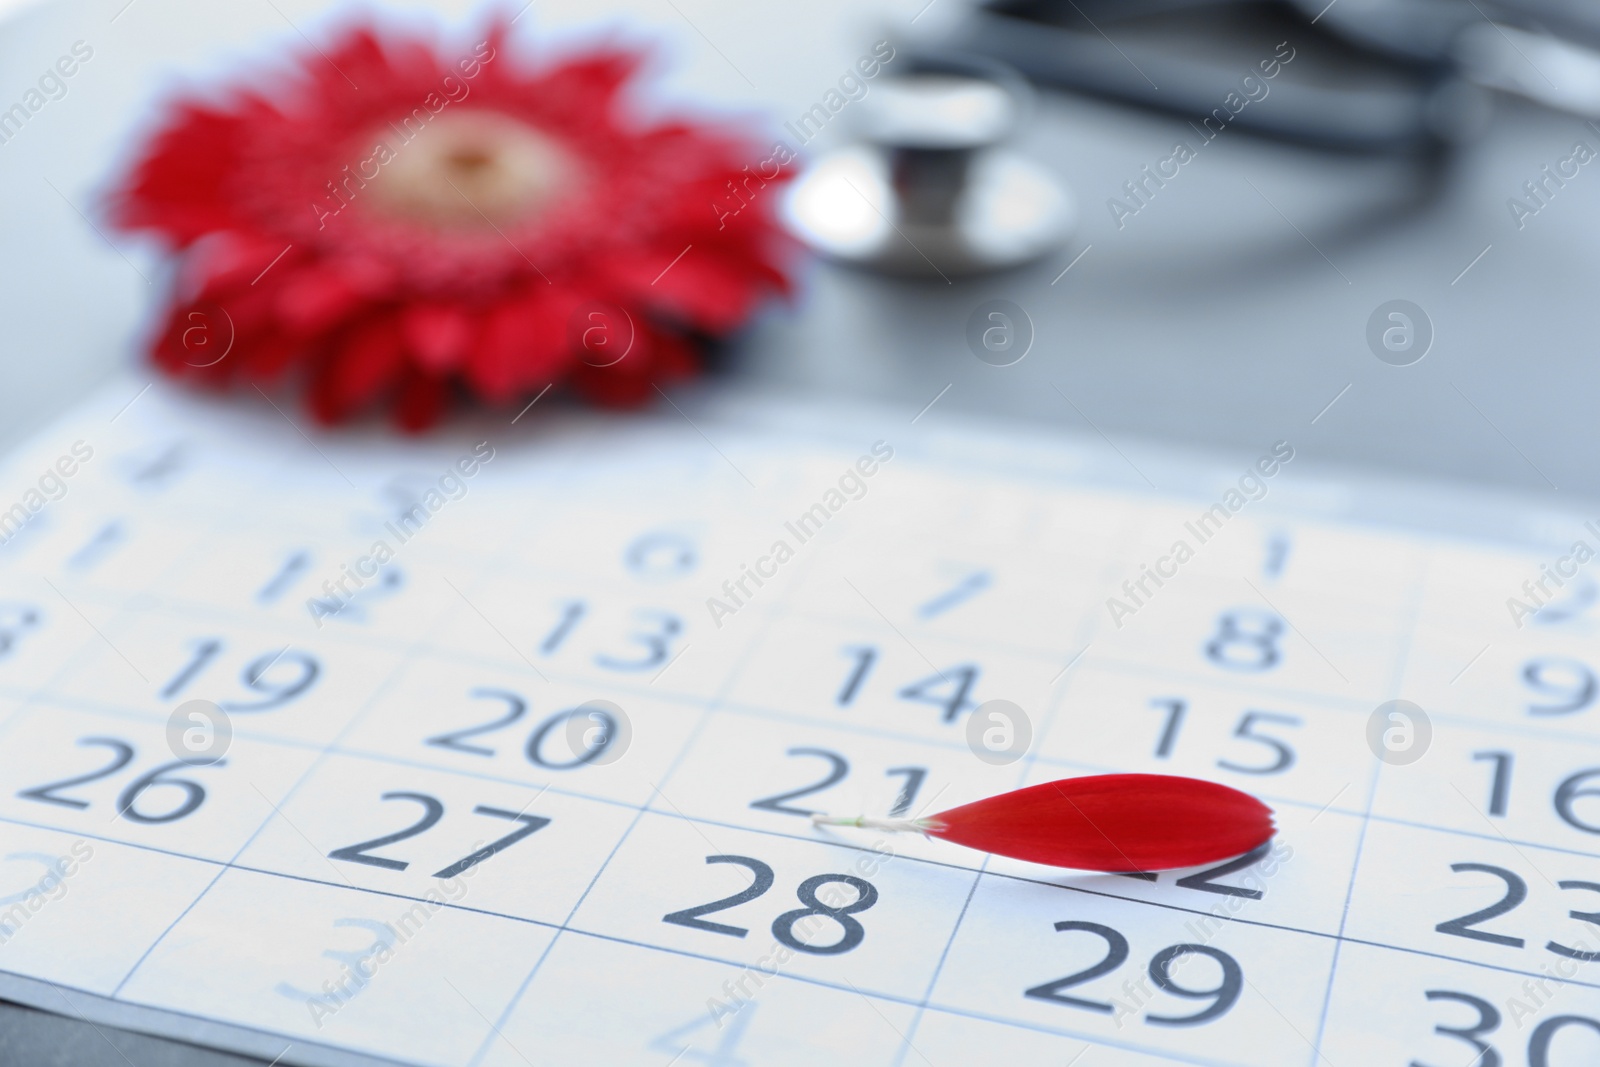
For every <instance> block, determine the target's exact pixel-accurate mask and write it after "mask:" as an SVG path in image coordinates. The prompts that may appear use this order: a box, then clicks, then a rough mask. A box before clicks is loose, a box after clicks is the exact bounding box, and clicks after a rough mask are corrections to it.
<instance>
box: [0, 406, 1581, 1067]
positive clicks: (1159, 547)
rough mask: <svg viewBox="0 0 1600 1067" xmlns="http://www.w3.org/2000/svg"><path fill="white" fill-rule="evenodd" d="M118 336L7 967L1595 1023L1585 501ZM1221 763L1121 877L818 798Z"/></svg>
mask: <svg viewBox="0 0 1600 1067" xmlns="http://www.w3.org/2000/svg"><path fill="white" fill-rule="evenodd" d="M250 399H251V400H252V401H254V402H253V403H252V402H246V401H243V400H233V401H225V400H218V399H202V398H196V397H194V396H192V395H188V394H185V393H182V392H180V391H177V390H169V389H168V388H166V387H165V386H163V385H159V384H157V385H154V386H144V385H143V383H142V381H119V382H117V383H114V385H113V386H112V387H111V388H110V389H108V391H107V392H106V393H105V394H103V395H101V396H99V397H97V398H95V399H93V400H92V401H90V402H88V403H86V404H85V405H84V406H83V407H81V408H80V409H79V410H77V411H76V412H75V413H73V414H72V415H71V416H70V417H68V418H66V419H64V420H62V421H60V422H59V423H57V424H55V425H53V426H51V427H49V428H48V429H46V430H45V431H43V432H42V433H40V434H39V435H38V436H37V437H36V438H35V439H34V440H33V441H32V442H31V443H30V444H29V445H28V446H27V447H25V448H23V449H21V450H19V451H18V452H17V453H16V454H15V455H13V456H12V457H11V458H10V460H9V461H8V462H7V464H6V465H5V467H4V470H3V477H0V493H3V494H4V495H3V498H0V538H3V544H0V701H3V703H0V972H3V975H0V995H3V996H5V997H7V998H9V999H13V1000H17V1001H21V1002H25V1003H28V1004H32V1005H36V1006H38V1007H40V1008H44V1009H47V1010H50V1011H53V1012H58V1013H61V1014H64V1015H69V1016H74V1017H81V1018H85V1019H88V1020H90V1021H92V1022H94V1023H95V1024H96V1025H101V1024H111V1025H117V1026H123V1027H129V1028H133V1029H137V1030H142V1031H147V1032H152V1033H160V1034H166V1035H171V1036H176V1037H179V1038H183V1039H187V1040H190V1041H194V1042H198V1043H202V1044H207V1045H212V1046H216V1047H222V1048H228V1049H234V1050H240V1051H245V1052H249V1053H253V1054H255V1055H257V1056H260V1057H262V1058H263V1059H266V1060H273V1059H274V1058H275V1059H276V1062H278V1063H283V1064H336V1065H342V1064H355V1063H376V1062H401V1063H408V1064H412V1063H414V1064H447V1065H474V1067H476V1065H485V1067H516V1065H519V1064H528V1065H533V1064H539V1065H543V1064H594V1063H606V1064H643V1065H654V1067H668V1065H671V1064H682V1065H688V1064H706V1065H715V1067H736V1065H752V1067H754V1065H766V1064H817V1063H833V1064H841V1065H842V1064H852V1065H853V1064H863V1065H886V1067H887V1065H918V1064H926V1065H936V1067H947V1065H951V1067H953V1065H963V1064H994V1063H1008V1064H1035V1063H1038V1064H1057V1065H1068V1064H1071V1065H1076V1067H1109V1065H1127V1067H1135V1065H1140V1067H1142V1065H1154V1064H1164V1063H1184V1064H1219V1065H1220V1064H1226V1065H1236V1067H1285V1065H1302V1064H1303V1065H1306V1067H1315V1065H1319V1064H1320V1065H1324V1067H1374V1065H1394V1067H1418V1065H1421V1067H1468V1065H1479V1067H1491V1065H1493V1067H1502V1065H1503V1067H1586V1065H1593V1064H1596V1063H1600V971H1596V969H1595V964H1594V961H1595V960H1596V959H1597V958H1600V858H1597V857H1600V836H1597V835H1600V707H1597V697H1600V680H1597V674H1596V669H1597V665H1600V646H1597V644H1596V626H1597V622H1596V613H1595V611H1594V608H1595V602H1596V599H1597V594H1600V584H1597V582H1596V580H1595V571H1596V567H1597V566H1600V565H1597V564H1595V563H1594V562H1593V556H1594V554H1595V550H1596V548H1597V547H1600V529H1597V528H1596V526H1595V525H1590V524H1588V523H1587V522H1586V521H1585V519H1586V518H1587V517H1586V516H1582V515H1572V516H1567V515H1561V514H1556V513H1551V512H1545V511H1539V510H1538V509H1537V508H1535V507H1533V506H1532V505H1529V504H1527V503H1525V502H1518V501H1513V500H1508V499H1505V498H1494V499H1491V498H1488V497H1482V498H1479V497H1475V496H1472V495H1470V494H1466V493H1465V492H1463V491H1456V490H1445V489H1440V488H1434V489H1427V488H1425V487H1420V488H1419V487H1414V486H1403V485H1397V484H1395V483H1387V482H1384V483H1380V482H1376V481H1374V482H1371V483H1370V484H1365V483H1352V482H1350V481H1331V480H1327V479H1325V478H1322V479H1319V478H1318V477H1315V476H1313V473H1312V472H1311V471H1310V470H1309V469H1308V467H1309V461H1308V459H1307V457H1305V456H1303V455H1301V454H1300V452H1298V451H1297V446H1298V445H1299V442H1297V441H1295V440H1293V439H1292V438H1290V439H1286V440H1280V441H1263V442H1260V445H1259V447H1258V448H1256V449H1253V450H1248V452H1245V451H1241V452H1240V453H1238V454H1237V455H1232V456H1229V457H1225V458H1222V459H1217V460H1212V459H1206V458H1195V457H1191V456H1184V455H1180V454H1178V453H1176V452H1173V451H1164V450H1161V449H1154V448H1140V449H1134V448H1131V447H1124V449H1123V450H1122V451H1120V452H1119V451H1116V449H1115V448H1114V447H1112V446H1109V444H1108V443H1106V442H1102V441H1100V440H1099V439H1094V440H1092V441H1090V442H1087V443H1085V442H1077V441H1072V440H1065V439H1062V440H1057V439H1054V438H1052V437H1049V436H1048V435H1045V434H1043V433H1041V432H1033V433H1026V434H1024V433H1020V432H1015V431H1010V430H1007V429H1004V428H998V427H994V426H985V425H982V424H978V423H961V422H959V421H957V420H956V419H955V418H954V417H953V416H946V415H945V414H944V413H942V412H941V410H940V409H938V408H934V409H933V410H932V411H926V410H925V411H923V412H922V413H917V412H913V411H901V410H898V409H889V408H884V409H851V410H850V411H847V412H838V411H835V410H833V409H825V408H820V407H810V406H806V405H804V404H800V403H795V402H785V401H771V400H763V399H760V398H740V397H723V398H720V399H717V398H711V399H703V400H702V401H701V402H699V403H691V402H690V400H689V399H687V398H675V399H674V400H673V401H672V402H669V403H668V404H664V405H663V406H662V408H661V410H660V411H659V412H656V413H654V414H650V415H631V416H604V415H593V414H583V413H575V412H571V411H563V410H561V409H558V408H553V407H550V406H549V405H548V404H546V405H537V406H533V407H531V408H530V409H526V410H524V411H523V412H522V413H520V414H518V415H516V416H515V417H514V418H512V417H510V416H509V415H508V416H507V417H504V418H500V419H497V420H487V419H486V420H485V421H483V422H482V423H479V424H474V425H471V426H465V427H457V428H454V429H452V430H450V431H448V432H445V433H443V434H441V435H439V436H435V437H430V438H425V439H420V440H418V439H404V438H396V437H394V436H392V435H389V434H386V433H381V432H378V431H371V432H361V431H351V432H345V433H339V434H323V433H319V432H317V431H314V430H313V429H311V428H310V427H309V426H308V425H305V424H303V420H302V419H301V417H300V415H299V413H298V412H296V411H292V410H289V409H287V408H284V409H281V410H280V409H278V408H275V407H273V406H271V405H270V402H265V403H263V402H261V398H259V397H252V398H250ZM1117 771H1139V772H1158V773H1171V774H1182V775H1190V776H1194V777H1199V778H1205V779H1210V780H1214V781H1217V782H1222V783H1225V784H1227V785H1230V786H1234V787H1237V788H1239V789H1242V790H1246V791H1248V792H1250V793H1252V794H1254V795H1256V796H1258V797H1260V798H1261V799H1262V800H1263V801H1264V802H1266V803H1267V804H1268V805H1270V806H1271V808H1272V809H1273V811H1274V814H1275V819H1276V823H1277V827H1278V833H1277V836H1276V838H1275V839H1274V840H1273V841H1271V842H1270V843H1269V844H1268V845H1266V846H1264V847H1263V848H1261V849H1259V850H1257V851H1256V852H1254V853H1251V854H1250V855H1248V856H1242V857H1238V858H1235V859H1232V860H1229V861H1227V862H1223V863H1219V864H1215V865H1212V866H1208V867H1206V868H1202V869H1192V870H1182V871H1171V872H1159V873H1141V872H1126V873H1121V874H1105V873H1085V872H1078V871H1069V870H1059V869H1054V868H1048V867H1041V866H1035V865H1031V864H1028V863H1022V862H1018V861H1014V860H1009V859H1003V858H994V857H989V856H986V855H984V854H982V853H979V852H974V851H970V850H967V849H963V848H961V847H958V846H956V845H953V844H949V843H946V842H941V841H938V840H930V839H925V838H922V837H920V836H917V835H915V834H898V835H897V834H892V833H885V832H882V831H878V830H872V829H860V828H855V827H816V826H813V825H812V822H811V820H810V818H809V816H810V815H811V814H813V813H829V814H834V815H848V816H853V815H867V816H874V817H888V816H905V817H911V816H917V815H924V814H931V813H934V812H938V811H941V810H945V809H948V808H951V807H955V806H957V805H960V804H963V803H966V802H969V801H972V800H976V799H978V798H981V797H985V796H990V795H994V794H997V793H1001V792H1004V791H1006V790H1009V789H1013V788H1016V787H1019V786H1022V785H1026V784H1030V783H1036V782H1043V781H1049V780H1053V779H1059V778H1067V777H1073V776H1078V775H1087V774H1098V773H1105V772H1117Z"/></svg>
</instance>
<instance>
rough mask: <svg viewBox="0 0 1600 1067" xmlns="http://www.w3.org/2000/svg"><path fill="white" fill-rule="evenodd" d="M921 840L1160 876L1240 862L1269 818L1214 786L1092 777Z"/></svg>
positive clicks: (950, 816) (949, 814)
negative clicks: (1230, 860)
mask: <svg viewBox="0 0 1600 1067" xmlns="http://www.w3.org/2000/svg"><path fill="white" fill-rule="evenodd" d="M926 821H927V822H928V823H930V824H933V825H932V826H931V828H930V829H929V830H928V833H929V834H930V835H931V836H934V837H939V838H943V839H944V840H946V841H954V842H955V843H956V844H958V845H966V846H967V847H969V848H976V849H982V850H983V851H985V852H994V853H997V854H999V855H1002V856H1010V857H1012V858H1014V859H1020V860H1028V861H1030V862H1032V863H1044V864H1048V865H1050V866H1052V867H1073V868H1077V869H1080V870H1089V871H1129V872H1131V871H1163V870H1172V869H1174V868H1177V867H1192V866H1195V865H1196V864H1201V863H1212V862H1215V861H1217V860H1223V859H1227V858H1229V857H1230V856H1239V855H1243V854H1244V853H1246V852H1249V851H1250V850H1251V849H1254V848H1256V847H1258V846H1260V845H1262V844H1265V843H1266V842H1267V841H1269V840H1271V838H1272V833H1273V826H1272V810H1271V809H1270V808H1268V807H1267V806H1266V805H1265V804H1263V803H1261V801H1259V800H1257V799H1255V798H1254V797H1252V796H1250V795H1249V794H1248V793H1241V792H1240V791H1239V790H1237V789H1230V788H1229V787H1228V786H1225V785H1218V784H1217V783H1215V782H1206V781H1201V780H1200V779H1197V778H1180V777H1176V776H1173V775H1164V774H1100V775H1091V776H1088V777H1083V778H1065V779H1062V780H1060V781H1055V782H1044V783H1042V784H1040V785H1034V786H1028V787H1027V788H1025V789H1017V790H1014V791H1012V792H1010V793H1002V794H1000V795H999V796H994V797H988V798H986V799H984V800H979V801H976V802H974V803H972V804H965V805H962V806H961V807H959V808H952V809H950V810H949V811H945V812H940V813H939V814H938V815H933V816H930V817H928V819H927V820H926Z"/></svg>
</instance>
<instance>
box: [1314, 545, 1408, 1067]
mask: <svg viewBox="0 0 1600 1067" xmlns="http://www.w3.org/2000/svg"><path fill="white" fill-rule="evenodd" d="M1429 570H1430V566H1429V563H1428V562H1427V561H1426V560H1424V562H1423V563H1422V569H1421V573H1420V574H1418V575H1417V580H1416V583H1415V584H1414V586H1413V590H1414V591H1413V594H1412V598H1411V604H1410V615H1409V625H1407V626H1406V628H1405V631H1404V632H1405V634H1406V637H1405V640H1404V641H1403V642H1402V643H1401V646H1400V648H1399V650H1398V652H1397V653H1396V655H1395V658H1394V671H1393V675H1392V677H1391V678H1390V685H1389V691H1390V692H1392V693H1398V692H1400V691H1401V688H1402V686H1403V685H1404V683H1405V678H1406V666H1407V662H1408V660H1409V659H1410V656H1411V648H1412V643H1413V642H1414V641H1415V639H1416V632H1417V620H1418V618H1419V617H1420V616H1421V614H1422V605H1423V599H1424V597H1425V596H1426V595H1427V588H1428V584H1427V583H1428V573H1429ZM1374 755H1376V753H1374ZM1388 765H1389V764H1388V762H1387V761H1386V760H1384V759H1382V758H1381V757H1380V758H1379V759H1378V763H1377V766H1376V767H1375V768H1374V770H1373V774H1372V780H1371V782H1370V783H1369V784H1368V786H1367V802H1366V810H1365V811H1364V812H1363V813H1362V816H1361V829H1360V831H1359V832H1358V834H1357V836H1356V851H1355V856H1354V858H1353V859H1352V860H1351V862H1350V879H1349V881H1348V883H1346V886H1345V894H1344V906H1343V907H1342V908H1341V909H1340V911H1339V934H1338V939H1337V940H1336V941H1335V942H1334V946H1333V960H1332V962H1331V963H1330V964H1329V967H1328V984H1327V986H1326V987H1325V990H1324V992H1323V997H1322V1011H1321V1013H1320V1015H1319V1017H1318V1019H1317V1036H1316V1040H1315V1041H1314V1042H1313V1043H1312V1046H1311V1067H1316V1063H1317V1060H1319V1059H1322V1058H1323V1057H1322V1040H1323V1037H1324V1036H1325V1035H1326V1033H1327V1028H1328V1013H1329V1012H1330V1011H1331V1010H1332V1008H1333V987H1334V982H1335V981H1336V980H1337V979H1338V976H1339V956H1340V950H1341V949H1342V948H1343V947H1344V938H1345V926H1346V925H1347V924H1348V923H1349V921H1350V903H1351V901H1352V900H1353V899H1354V897H1355V892H1356V879H1357V878H1358V877H1359V876H1360V874H1361V859H1362V856H1363V854H1364V852H1365V849H1366V843H1367V831H1368V830H1369V828H1370V827H1371V826H1372V808H1373V805H1374V804H1375V803H1377V799H1378V785H1379V782H1380V781H1381V780H1382V778H1383V771H1384V768H1385V767H1387V766H1388Z"/></svg>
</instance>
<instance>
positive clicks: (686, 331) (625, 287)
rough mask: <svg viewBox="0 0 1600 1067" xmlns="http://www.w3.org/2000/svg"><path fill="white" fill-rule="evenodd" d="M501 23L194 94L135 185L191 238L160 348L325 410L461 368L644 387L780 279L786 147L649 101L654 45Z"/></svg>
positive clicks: (589, 392) (530, 383)
mask: <svg viewBox="0 0 1600 1067" xmlns="http://www.w3.org/2000/svg"><path fill="white" fill-rule="evenodd" d="M506 36H507V34H506V28H505V27H504V26H496V27H494V28H493V29H492V30H491V32H490V33H489V35H488V37H487V38H486V39H485V40H483V41H481V42H480V43H479V44H477V45H476V46H475V47H470V48H464V49H461V50H460V51H459V53H456V54H451V53H448V52H441V51H438V50H436V49H434V48H432V47H430V46H428V45H427V44H424V43H423V42H421V41H420V40H417V39H396V38H390V39H384V40H380V38H379V36H378V35H377V33H376V32H375V31H373V30H371V29H366V28H356V29H353V30H350V31H348V32H347V33H345V34H344V35H343V36H342V38H341V39H340V40H338V41H337V42H335V43H334V44H333V45H332V46H331V47H329V48H327V49H326V50H325V52H324V53H317V52H308V53H306V54H305V55H303V56H301V57H300V58H299V60H298V61H297V68H298V69H297V70H296V72H295V73H294V75H293V76H292V77H291V78H289V79H286V82H287V83H286V84H272V85H267V86H263V87H261V88H257V89H245V90H239V91H237V92H235V93H233V94H231V95H230V96H229V97H228V98H227V99H226V100H225V101H224V102H220V103H201V102H198V101H186V102H182V103H180V105H179V106H178V108H177V112H176V114H175V116H174V117H173V118H172V120H171V121H170V122H169V123H168V124H167V125H166V126H165V128H163V129H162V130H160V131H159V132H158V133H157V134H156V136H155V137H154V138H153V140H152V141H151V143H150V144H149V146H148V147H147V149H146V151H145V154H144V155H143V157H142V159H141V160H140V161H139V162H138V164H137V165H136V166H135V168H134V170H133V172H132V175H131V176H130V178H129V180H128V181H127V184H126V186H125V187H124V188H123V189H122V190H121V191H120V193H119V194H118V195H117V198H116V202H115V217H116V220H117V222H118V224H119V225H121V226H123V227H124V228H127V229H142V230H153V231H156V232H158V233H160V234H161V235H163V236H164V237H165V238H166V239H167V240H168V241H170V242H171V243H172V244H173V245H174V246H175V248H176V249H178V250H179V251H180V253H181V260H180V263H179V269H178V272H177V281H176V285H175V292H174V295H173V303H172V306H171V308H170V311H169V313H168V317H167V320H166V324H165V327H164V329H162V330H161V332H160V333H159V334H157V336H156V337H155V339H154V342H153V351H152V354H153V356H154V359H155V361H156V362H157V364H158V365H160V366H161V367H163V368H165V369H166V370H168V371H170V372H172V373H175V374H183V375H190V376H195V377H198V378H200V379H203V380H208V381H211V382H213V383H216V384H223V383H227V382H230V381H236V380H248V381H252V382H254V381H272V380H276V379H278V378H280V377H282V376H283V375H284V374H285V373H287V372H298V373H299V374H300V375H301V376H302V378H303V380H304V382H305V384H306V389H307V398H308V405H309V407H310V408H311V410H312V412H313V413H314V414H315V415H316V416H317V417H318V418H319V419H321V420H323V421H327V422H332V421H337V420H339V419H342V418H345V417H347V416H349V415H350V414H352V413H354V412H356V411H357V410H359V409H362V408H364V407H366V406H368V405H371V404H375V403H378V402H384V401H387V402H392V403H393V404H394V406H395V411H396V414H397V416H398V418H399V419H400V421H401V422H402V423H403V424H404V425H407V426H410V427H419V426H423V425H426V424H427V423H429V422H431V421H432V420H433V419H434V418H435V417H437V415H438V413H439V411H440V410H441V408H442V407H443V405H444V403H445V401H446V399H447V397H448V395H449V394H450V392H451V391H452V390H453V389H454V388H455V387H457V386H461V387H465V389H466V390H467V391H469V392H472V393H476V394H477V395H479V396H481V397H483V398H485V399H486V400H489V401H491V402H495V403H510V402H513V401H515V400H517V399H518V398H519V397H523V396H526V395H528V394H530V393H531V392H532V391H534V390H538V389H542V388H544V387H545V386H546V385H547V384H549V383H551V382H557V381H562V382H567V383H570V385H571V386H573V387H574V388H575V389H577V390H578V391H580V392H581V393H582V394H584V395H586V396H588V397H590V398H592V399H596V400H600V401H603V402H608V403H632V402H638V401H640V400H643V399H644V398H645V397H646V396H647V395H648V394H649V393H650V391H651V384H652V383H653V382H658V381H663V380H670V379H672V378H676V377H681V376H684V375H686V374H689V373H692V372H693V370H694V369H695V367H696V362H697V360H696V351H695V344H696V342H697V341H698V340H699V339H702V338H705V337H711V336H717V335H721V334H725V333H727V332H728V331H730V330H731V329H733V328H734V327H735V326H737V325H738V324H739V323H740V322H741V321H742V320H743V319H744V318H745V317H746V316H747V315H748V314H749V312H750V310H751V308H752V307H753V305H754V303H755V302H756V301H757V300H758V299H759V298H760V297H761V296H762V295H763V294H765V293H767V292H770V291H772V290H782V289H784V288H785V285H786V283H785V278H784V275H783V274H782V272H781V270H780V268H779V261H780V257H781V255H782V254H783V253H784V252H785V251H786V249H785V248H784V247H783V246H782V244H781V239H780V238H779V235H778V231H777V228H776V226H775V225H774V223H773V221H772V220H773V217H774V212H773V204H774V201H775V200H776V192H777V190H776V189H773V188H770V186H772V185H773V184H774V183H776V182H782V181H785V180H787V178H788V174H787V173H786V172H785V170H784V167H783V164H785V163H787V162H789V160H790V159H791V158H792V155H791V154H790V153H789V151H788V150H787V148H784V147H782V146H781V145H780V146H777V147H775V148H774V150H772V151H760V150H757V149H755V148H753V147H752V146H751V145H750V144H748V143H746V142H745V141H743V140H742V139H741V138H738V137H735V136H732V135H729V134H727V133H724V132H721V131H718V130H715V129H711V128H707V127H705V126H703V125H699V126H697V125H692V124H689V123H686V122H655V123H648V122H645V121H643V120H640V119H638V118H636V117H633V116H631V115H630V114H629V112H628V109H627V108H626V106H625V101H624V99H623V90H624V88H625V86H626V84H627V83H628V81H629V79H630V78H631V77H632V76H633V75H634V74H635V73H636V72H637V71H638V69H639V67H640V65H641V63H642V60H643V56H642V55H641V54H640V53H638V52H635V51H629V50H626V49H622V48H617V47H608V48H605V49H601V50H598V51H593V52H590V53H587V54H585V55H582V56H578V57H575V58H569V59H567V60H566V61H565V62H562V63H560V64H558V65H555V66H553V67H550V68H548V69H544V70H538V71H535V70H530V69H528V68H526V67H525V66H522V65H519V63H518V62H517V60H516V59H515V58H514V57H513V56H511V55H509V54H508V51H509V49H508V48H507V41H506Z"/></svg>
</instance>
